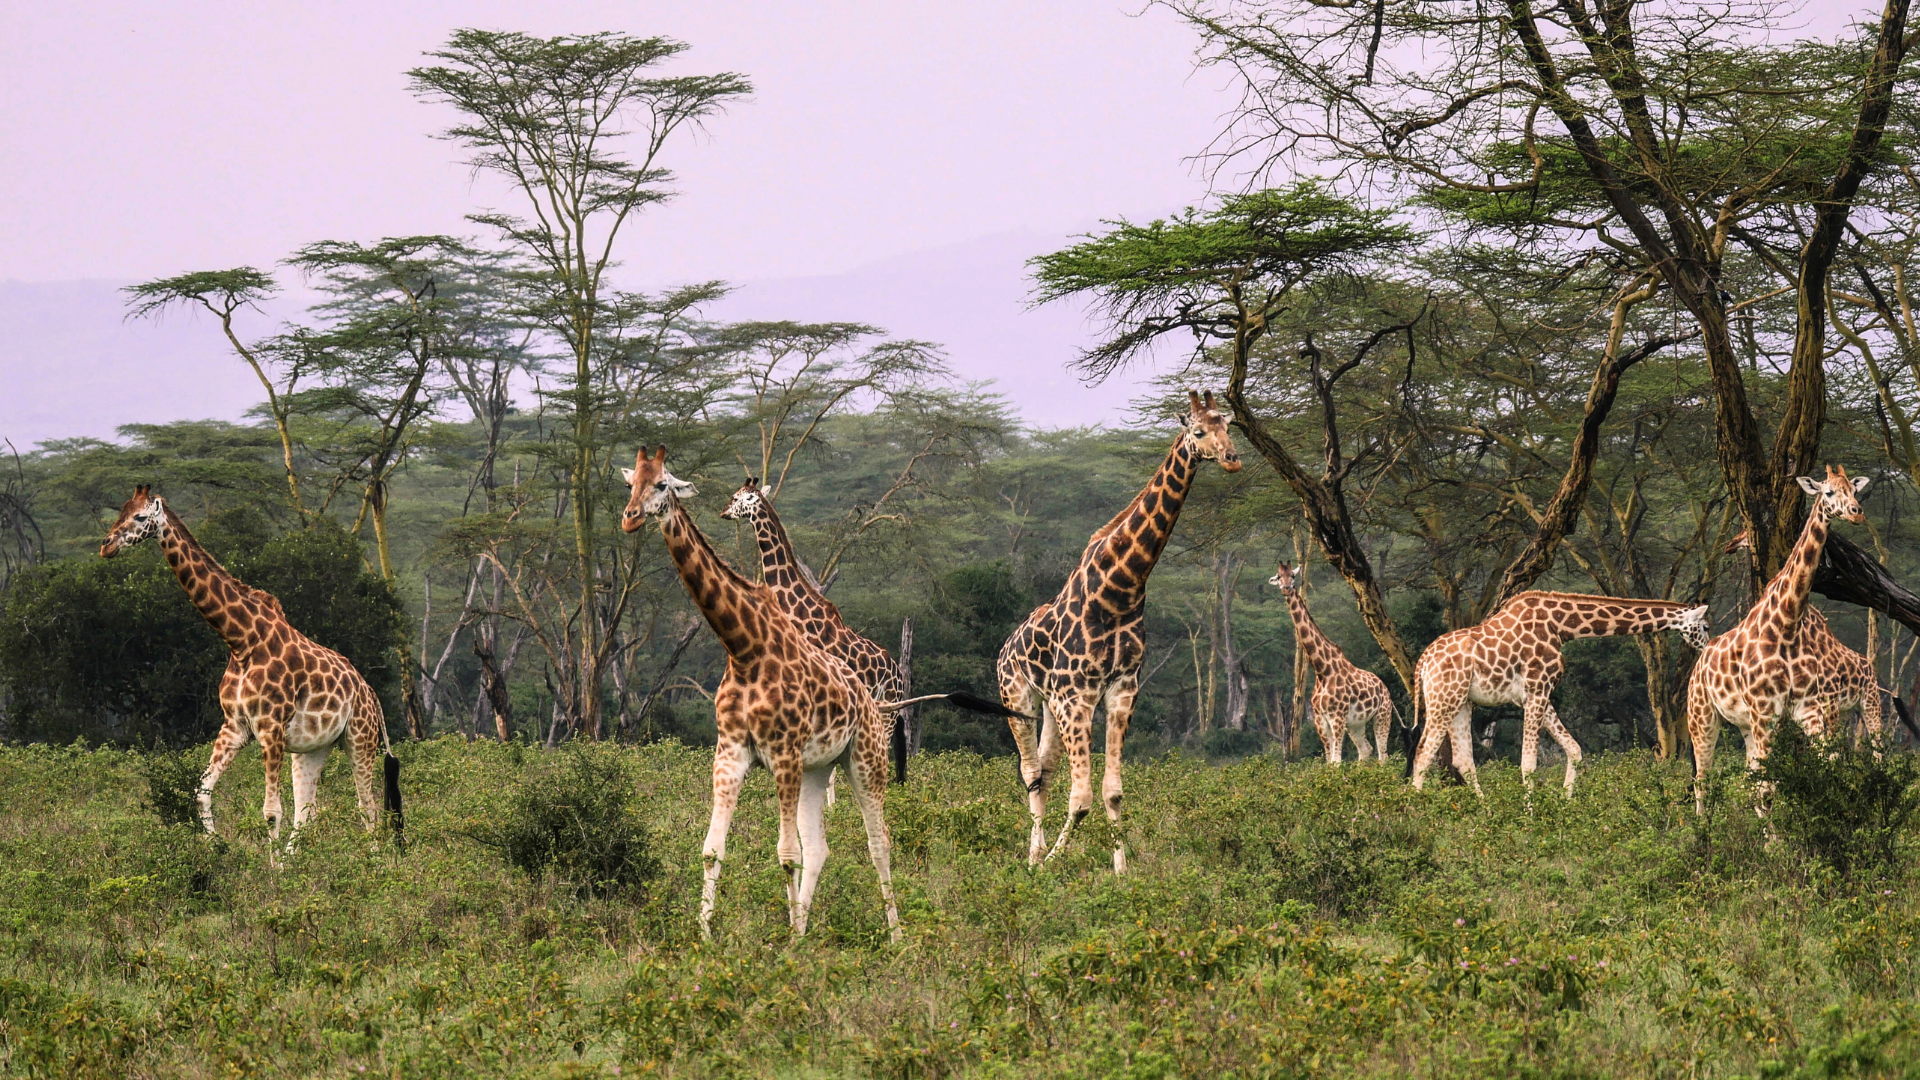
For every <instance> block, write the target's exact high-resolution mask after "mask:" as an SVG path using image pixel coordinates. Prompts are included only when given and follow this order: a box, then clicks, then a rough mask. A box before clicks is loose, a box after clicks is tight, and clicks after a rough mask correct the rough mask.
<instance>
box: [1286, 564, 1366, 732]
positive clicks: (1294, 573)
mask: <svg viewBox="0 0 1920 1080" xmlns="http://www.w3.org/2000/svg"><path fill="white" fill-rule="evenodd" d="M1305 582H1306V573H1305V572H1304V570H1303V569H1302V568H1301V567H1297V566H1295V567H1289V566H1288V565H1287V564H1286V563H1284V562H1283V563H1281V564H1280V568H1279V569H1278V570H1277V571H1275V572H1274V575H1273V576H1272V577H1271V578H1268V579H1267V584H1269V585H1275V586H1278V587H1279V589H1280V592H1281V594H1282V595H1284V596H1285V597H1286V598H1287V613H1288V614H1289V615H1291V616H1292V617H1293V640H1294V643H1295V648H1298V649H1300V650H1302V651H1303V652H1305V653H1306V654H1307V663H1308V664H1309V665H1311V666H1312V667H1313V701H1312V707H1313V727H1314V730H1315V731H1317V732H1319V733H1320V743H1321V745H1322V746H1323V747H1325V749H1326V754H1327V760H1328V761H1331V762H1333V763H1334V764H1336V765H1337V764H1339V762H1340V758H1341V751H1342V749H1343V748H1344V747H1345V745H1346V742H1347V740H1348V739H1349V738H1351V739H1352V740H1353V745H1354V752H1355V755H1356V756H1357V757H1358V758H1359V760H1361V761H1365V760H1367V758H1368V757H1370V756H1374V755H1376V754H1377V755H1378V756H1379V757H1380V758H1381V759H1382V760H1385V758H1386V756H1387V737H1388V736H1389V735H1391V734H1392V733H1393V697H1392V695H1390V694H1388V693H1387V684H1386V683H1385V682H1383V681H1381V679H1380V676H1378V675H1375V674H1374V673H1373V672H1371V671H1368V670H1366V669H1365V668H1361V667H1357V666H1355V665H1354V663H1353V661H1351V660H1348V659H1347V654H1346V653H1344V652H1341V651H1340V646H1338V645H1335V644H1334V643H1333V642H1332V641H1331V640H1329V639H1328V637H1327V635H1325V634H1323V633H1321V632H1320V626H1319V624H1318V623H1315V622H1314V621H1313V614H1312V613H1311V612H1309V611H1308V610H1307V598H1306V597H1305V596H1303V595H1302V594H1301V590H1300V587H1301V585H1303V584H1304V583H1305ZM1369 727H1371V728H1372V729H1373V744H1372V746H1369V745H1368V744H1367V729H1368V728H1369Z"/></svg>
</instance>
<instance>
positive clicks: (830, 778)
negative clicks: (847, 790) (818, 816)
mask: <svg viewBox="0 0 1920 1080" xmlns="http://www.w3.org/2000/svg"><path fill="white" fill-rule="evenodd" d="M839 786H840V770H838V769H829V770H828V771H827V801H826V804H825V805H824V806H823V807H822V809H825V810H831V809H833V792H834V789H835V788H837V787H839Z"/></svg>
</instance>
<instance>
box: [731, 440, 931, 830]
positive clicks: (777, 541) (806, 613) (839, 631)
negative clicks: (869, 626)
mask: <svg viewBox="0 0 1920 1080" xmlns="http://www.w3.org/2000/svg"><path fill="white" fill-rule="evenodd" d="M720 516H721V517H722V518H725V519H726V520H728V521H746V522H748V523H750V524H752V526H753V535H754V539H755V540H756V541H757V542H758V544H759V547H760V567H761V570H762V571H763V578H764V580H765V582H766V586H767V588H768V589H770V590H772V592H773V598H774V600H775V602H777V603H778V604H779V605H780V609H781V610H782V611H785V612H786V613H787V616H788V617H789V618H791V619H792V620H793V621H794V622H796V623H798V624H799V626H800V631H801V632H802V633H804V634H806V635H807V637H808V638H810V639H811V640H812V641H814V642H815V643H816V644H818V645H819V646H820V647H822V648H824V649H826V650H827V651H828V652H829V653H832V654H833V655H834V656H837V657H839V658H840V659H841V661H842V662H844V663H845V664H846V665H847V666H848V667H850V668H852V669H853V674H854V677H855V678H858V679H859V680H860V683H861V685H863V686H865V687H866V688H867V692H868V693H870V694H872V695H873V700H875V701H882V702H885V701H894V700H896V699H897V698H899V696H900V665H898V664H896V663H894V660H893V654H891V653H889V652H887V650H886V649H884V648H882V647H881V646H880V645H878V644H876V643H875V642H873V641H870V640H868V639H867V638H864V637H862V636H860V635H859V634H857V633H855V632H854V631H853V630H852V628H850V627H848V626H847V624H846V623H845V622H844V621H843V620H842V619H841V618H840V609H839V608H837V607H835V606H834V604H833V601H831V600H829V599H827V598H826V595H825V594H823V593H822V592H821V591H820V587H819V585H818V583H816V582H815V581H814V580H813V574H812V573H811V572H810V571H808V570H807V568H806V565H805V564H804V563H802V562H801V561H800V559H799V557H798V556H797V555H795V554H794V551H793V542H792V541H791V540H789V539H788V538H787V530H786V527H785V526H784V525H782V524H780V515H779V514H777V513H775V512H774V509H773V502H772V500H770V499H768V498H767V495H766V492H764V491H762V490H761V489H760V481H759V478H758V477H752V476H750V477H748V478H747V482H746V483H744V484H741V485H740V489H739V490H738V491H735V492H734V493H733V499H732V500H731V501H729V502H728V503H727V508H726V509H725V510H722V511H720ZM892 745H893V774H894V775H893V779H894V783H896V784H904V783H906V781H907V739H906V729H905V727H904V726H903V725H901V724H894V725H893V737H892ZM827 805H828V806H832V805H833V783H832V780H831V779H829V780H828V784H827Z"/></svg>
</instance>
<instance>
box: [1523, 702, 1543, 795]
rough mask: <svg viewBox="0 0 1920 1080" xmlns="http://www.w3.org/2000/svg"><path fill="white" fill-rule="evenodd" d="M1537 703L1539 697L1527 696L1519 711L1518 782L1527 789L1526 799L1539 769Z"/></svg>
mask: <svg viewBox="0 0 1920 1080" xmlns="http://www.w3.org/2000/svg"><path fill="white" fill-rule="evenodd" d="M1539 701H1540V698H1539V695H1537V694H1529V695H1528V696H1527V702H1526V705H1525V706H1524V707H1522V709H1521V710H1520V782H1521V783H1522V785H1524V786H1525V787H1526V789H1527V798H1528V799H1532V797H1533V774H1534V771H1535V770H1536V769H1538V768H1539V767H1540V725H1541V719H1540V708H1539ZM1529 806H1531V803H1529Z"/></svg>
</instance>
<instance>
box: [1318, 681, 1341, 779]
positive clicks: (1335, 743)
mask: <svg viewBox="0 0 1920 1080" xmlns="http://www.w3.org/2000/svg"><path fill="white" fill-rule="evenodd" d="M1319 688H1320V687H1319V685H1318V684H1315V686H1314V689H1316V690H1318V689H1319ZM1337 713H1340V710H1339V709H1336V708H1334V705H1333V702H1331V701H1317V702H1314V704H1313V728H1314V730H1315V731H1317V732H1319V733H1320V749H1321V750H1323V751H1325V752H1326V755H1327V763H1328V764H1330V765H1338V764H1340V756H1341V751H1342V750H1345V749H1346V743H1347V733H1346V730H1345V728H1346V726H1347V725H1346V716H1345V715H1344V714H1342V715H1336V714H1337Z"/></svg>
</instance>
